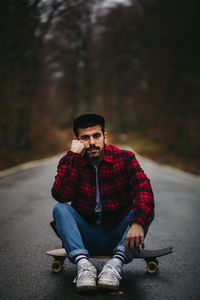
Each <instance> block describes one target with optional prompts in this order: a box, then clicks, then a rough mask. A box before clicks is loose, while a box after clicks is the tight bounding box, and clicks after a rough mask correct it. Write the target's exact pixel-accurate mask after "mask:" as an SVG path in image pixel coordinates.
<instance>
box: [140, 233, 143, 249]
mask: <svg viewBox="0 0 200 300" xmlns="http://www.w3.org/2000/svg"><path fill="white" fill-rule="evenodd" d="M140 243H141V246H142V249H144V237H143V236H141V237H140Z"/></svg>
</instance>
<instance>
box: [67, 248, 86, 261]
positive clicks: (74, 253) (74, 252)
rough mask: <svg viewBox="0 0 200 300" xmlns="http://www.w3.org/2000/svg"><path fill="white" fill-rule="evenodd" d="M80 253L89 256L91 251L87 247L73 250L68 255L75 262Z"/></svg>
mask: <svg viewBox="0 0 200 300" xmlns="http://www.w3.org/2000/svg"><path fill="white" fill-rule="evenodd" d="M78 255H86V256H87V257H88V256H89V253H88V251H87V250H86V249H76V250H72V251H71V252H69V253H68V257H69V259H70V261H71V262H72V263H74V262H75V261H74V260H75V257H76V256H78Z"/></svg>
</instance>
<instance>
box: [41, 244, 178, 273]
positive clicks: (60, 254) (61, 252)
mask: <svg viewBox="0 0 200 300" xmlns="http://www.w3.org/2000/svg"><path fill="white" fill-rule="evenodd" d="M172 252H173V247H172V246H169V247H168V248H163V249H158V250H148V249H143V250H141V251H136V252H135V253H134V258H142V259H144V260H145V261H146V270H147V272H148V273H151V274H153V273H156V272H157V271H158V259H157V258H158V257H161V256H164V255H168V254H170V253H172ZM46 254H47V255H50V256H53V257H54V261H53V263H52V266H51V269H52V271H53V272H54V273H58V272H60V271H62V269H63V263H64V261H65V259H66V258H67V256H68V255H67V252H66V251H65V249H64V248H61V249H54V250H50V251H47V252H46ZM91 258H104V259H105V258H111V257H110V256H92V257H91Z"/></svg>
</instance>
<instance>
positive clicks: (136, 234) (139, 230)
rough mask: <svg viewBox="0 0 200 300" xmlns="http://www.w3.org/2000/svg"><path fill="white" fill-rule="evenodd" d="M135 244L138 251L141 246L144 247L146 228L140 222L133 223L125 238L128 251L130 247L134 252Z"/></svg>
mask: <svg viewBox="0 0 200 300" xmlns="http://www.w3.org/2000/svg"><path fill="white" fill-rule="evenodd" d="M135 246H136V248H137V250H138V251H140V247H142V249H143V248H144V229H143V227H142V226H141V225H140V224H138V223H133V224H132V225H131V227H130V229H129V231H128V233H127V236H126V240H125V251H126V253H128V250H129V248H130V249H131V251H132V252H133V253H134V251H135Z"/></svg>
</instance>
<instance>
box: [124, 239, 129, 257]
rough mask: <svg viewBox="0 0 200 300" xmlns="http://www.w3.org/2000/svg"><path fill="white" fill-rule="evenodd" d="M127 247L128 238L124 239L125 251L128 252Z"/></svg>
mask: <svg viewBox="0 0 200 300" xmlns="http://www.w3.org/2000/svg"><path fill="white" fill-rule="evenodd" d="M128 248H129V239H128V238H126V239H125V252H126V253H128Z"/></svg>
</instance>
